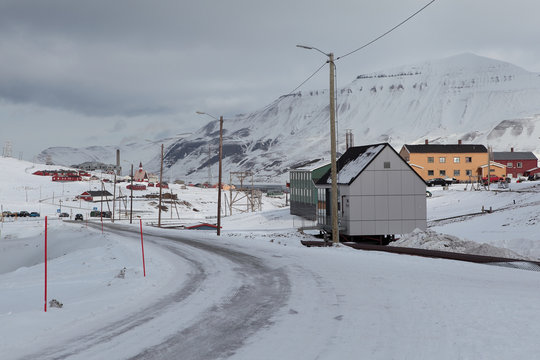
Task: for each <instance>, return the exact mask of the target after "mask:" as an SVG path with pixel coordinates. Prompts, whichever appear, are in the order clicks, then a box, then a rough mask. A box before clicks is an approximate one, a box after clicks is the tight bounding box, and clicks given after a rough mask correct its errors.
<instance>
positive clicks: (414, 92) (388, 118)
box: [53, 53, 540, 183]
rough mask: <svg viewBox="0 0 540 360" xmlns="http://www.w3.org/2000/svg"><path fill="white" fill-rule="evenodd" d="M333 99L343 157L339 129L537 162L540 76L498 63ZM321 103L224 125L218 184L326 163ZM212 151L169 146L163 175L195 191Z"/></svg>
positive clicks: (440, 65) (307, 100)
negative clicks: (244, 174)
mask: <svg viewBox="0 0 540 360" xmlns="http://www.w3.org/2000/svg"><path fill="white" fill-rule="evenodd" d="M336 93H337V94H336V95H337V102H336V114H337V129H338V143H339V146H338V151H341V152H343V151H344V150H345V149H344V142H345V141H344V138H345V136H344V134H345V130H346V129H351V130H352V132H353V134H354V136H355V143H356V144H357V145H364V144H370V143H380V142H389V143H390V144H391V145H393V146H394V147H395V148H396V149H397V150H398V151H399V148H400V147H401V146H402V145H403V144H405V143H410V144H414V143H420V142H423V141H424V139H428V140H429V141H430V142H435V143H454V142H455V143H457V141H458V140H463V141H465V142H475V143H482V144H484V145H492V146H493V148H494V149H496V150H497V151H505V150H508V149H510V147H514V148H515V149H519V150H522V151H534V152H536V153H539V152H540V151H539V150H540V143H539V141H538V138H539V137H540V127H538V126H537V124H538V121H540V75H539V74H536V73H532V72H528V71H526V70H524V69H522V68H520V67H518V66H515V65H513V64H510V63H507V62H504V61H500V60H494V59H489V58H485V57H481V56H478V55H474V54H470V53H464V54H459V55H455V56H451V57H448V58H443V59H438V60H433V61H427V62H423V63H421V64H412V65H405V66H400V67H395V68H393V69H389V70H384V71H377V72H374V73H370V74H362V75H359V76H357V77H356V79H354V80H353V81H352V82H350V83H349V84H347V85H345V86H342V87H340V88H338V89H337V91H336ZM328 96H329V93H328V90H327V89H323V90H308V91H301V92H297V93H294V94H289V95H284V96H281V97H279V98H278V99H276V100H275V101H274V102H272V103H271V104H269V105H267V106H266V107H264V108H262V109H260V110H258V111H254V112H251V113H249V114H245V115H240V116H236V117H233V118H230V119H225V121H224V141H223V154H224V157H223V169H224V173H225V174H226V177H228V172H230V171H252V172H254V174H255V179H256V181H262V182H276V183H282V182H283V181H285V179H286V178H287V170H288V169H289V168H290V167H291V166H293V165H294V164H298V163H301V162H307V161H310V160H313V159H316V158H319V159H329V148H330V144H329V143H330V142H329V123H328V118H329V99H328ZM218 143H219V122H218V121H210V122H209V123H207V124H206V125H204V126H203V127H201V128H200V129H199V130H198V131H196V132H195V133H193V134H192V135H191V136H189V137H186V138H184V139H181V140H169V141H168V143H167V144H166V152H165V160H164V166H165V169H166V170H165V171H166V173H168V174H169V176H174V177H176V178H182V179H185V180H191V181H203V180H206V179H207V177H208V166H209V165H210V166H211V172H212V174H217V162H218V157H217V148H218ZM209 148H210V151H209ZM132 151H133V150H132ZM156 153H157V151H156ZM209 153H210V155H209ZM53 158H54V157H53ZM146 161H148V162H149V169H150V170H156V169H158V168H159V166H157V165H159V162H158V158H157V157H155V156H154V157H149V156H147V160H146ZM137 162H138V161H137ZM213 181H214V182H216V180H215V176H214V179H213ZM224 181H225V180H224Z"/></svg>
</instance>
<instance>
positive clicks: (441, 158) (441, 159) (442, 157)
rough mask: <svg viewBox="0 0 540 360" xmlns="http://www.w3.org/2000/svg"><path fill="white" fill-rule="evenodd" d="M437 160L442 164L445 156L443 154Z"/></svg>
mask: <svg viewBox="0 0 540 360" xmlns="http://www.w3.org/2000/svg"><path fill="white" fill-rule="evenodd" d="M439 162H440V163H441V164H442V163H445V162H446V158H445V157H444V156H441V157H440V158H439Z"/></svg>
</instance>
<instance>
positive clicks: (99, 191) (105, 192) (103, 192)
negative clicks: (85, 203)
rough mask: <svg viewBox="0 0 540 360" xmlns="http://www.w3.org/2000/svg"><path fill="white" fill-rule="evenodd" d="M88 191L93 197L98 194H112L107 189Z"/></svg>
mask: <svg viewBox="0 0 540 360" xmlns="http://www.w3.org/2000/svg"><path fill="white" fill-rule="evenodd" d="M87 193H88V194H89V195H90V196H92V197H96V196H101V195H102V194H103V196H112V194H111V193H110V192H108V191H107V190H105V191H101V190H97V191H92V190H91V191H87Z"/></svg>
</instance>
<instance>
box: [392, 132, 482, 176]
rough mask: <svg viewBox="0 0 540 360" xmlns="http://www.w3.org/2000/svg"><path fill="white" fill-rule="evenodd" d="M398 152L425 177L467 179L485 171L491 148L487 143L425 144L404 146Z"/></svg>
mask: <svg viewBox="0 0 540 360" xmlns="http://www.w3.org/2000/svg"><path fill="white" fill-rule="evenodd" d="M399 155H400V156H401V157H402V158H403V159H404V160H405V161H407V163H408V164H409V165H410V166H411V167H412V168H413V169H414V170H415V171H416V172H417V173H418V175H420V176H421V177H422V179H424V181H426V180H429V179H433V178H455V179H456V180H460V181H468V180H469V179H470V177H471V176H472V177H475V178H476V177H477V176H479V175H482V174H483V171H482V169H483V166H485V165H487V164H488V150H487V148H486V147H485V146H484V145H478V144H462V142H461V140H460V141H459V142H458V143H457V144H429V143H428V141H427V140H426V142H425V144H419V145H403V147H402V148H401V151H400V152H399Z"/></svg>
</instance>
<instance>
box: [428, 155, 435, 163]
mask: <svg viewBox="0 0 540 360" xmlns="http://www.w3.org/2000/svg"><path fill="white" fill-rule="evenodd" d="M434 161H435V160H433V156H428V157H427V162H428V163H433V162H434Z"/></svg>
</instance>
